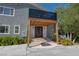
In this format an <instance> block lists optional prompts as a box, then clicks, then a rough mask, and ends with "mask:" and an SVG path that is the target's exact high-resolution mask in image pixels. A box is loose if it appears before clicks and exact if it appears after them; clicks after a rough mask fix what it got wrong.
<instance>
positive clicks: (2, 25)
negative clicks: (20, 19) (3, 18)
mask: <svg viewBox="0 0 79 59" xmlns="http://www.w3.org/2000/svg"><path fill="white" fill-rule="evenodd" d="M0 26H8V33H0V34H10V25H0Z"/></svg>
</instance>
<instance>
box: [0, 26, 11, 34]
mask: <svg viewBox="0 0 79 59" xmlns="http://www.w3.org/2000/svg"><path fill="white" fill-rule="evenodd" d="M9 33H10V26H9V25H2V26H0V34H9Z"/></svg>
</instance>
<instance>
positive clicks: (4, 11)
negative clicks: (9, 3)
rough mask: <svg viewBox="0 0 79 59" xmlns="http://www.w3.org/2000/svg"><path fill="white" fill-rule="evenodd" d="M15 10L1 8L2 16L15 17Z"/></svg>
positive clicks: (0, 13)
mask: <svg viewBox="0 0 79 59" xmlns="http://www.w3.org/2000/svg"><path fill="white" fill-rule="evenodd" d="M14 11H15V9H14V8H11V7H4V6H0V15H7V16H14Z"/></svg>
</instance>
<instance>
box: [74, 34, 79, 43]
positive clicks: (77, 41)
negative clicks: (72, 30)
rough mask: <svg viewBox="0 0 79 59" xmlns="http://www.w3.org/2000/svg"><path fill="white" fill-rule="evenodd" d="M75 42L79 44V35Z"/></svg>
mask: <svg viewBox="0 0 79 59" xmlns="http://www.w3.org/2000/svg"><path fill="white" fill-rule="evenodd" d="M75 42H76V43H79V35H78V36H77V38H76V40H75Z"/></svg>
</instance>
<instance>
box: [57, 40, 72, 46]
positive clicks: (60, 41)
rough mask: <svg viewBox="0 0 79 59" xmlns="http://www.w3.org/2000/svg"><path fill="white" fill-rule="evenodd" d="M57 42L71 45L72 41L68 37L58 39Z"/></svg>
mask: <svg viewBox="0 0 79 59" xmlns="http://www.w3.org/2000/svg"><path fill="white" fill-rule="evenodd" d="M59 44H62V45H64V46H69V45H73V42H72V41H71V40H69V39H60V40H59Z"/></svg>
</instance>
